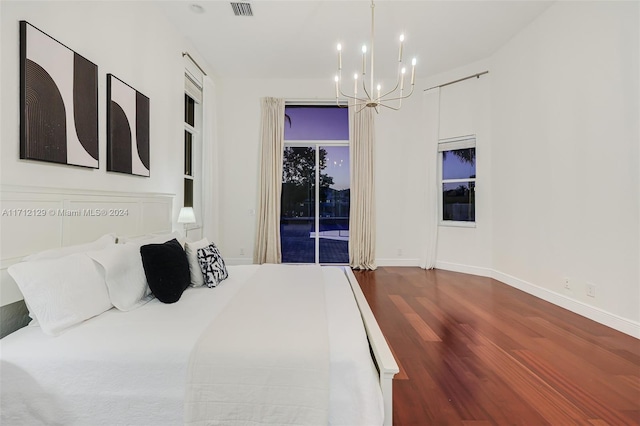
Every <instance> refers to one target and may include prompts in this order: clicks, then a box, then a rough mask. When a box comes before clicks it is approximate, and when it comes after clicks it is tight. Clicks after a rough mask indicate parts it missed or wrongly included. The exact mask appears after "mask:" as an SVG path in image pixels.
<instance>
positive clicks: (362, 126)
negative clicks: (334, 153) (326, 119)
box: [349, 106, 376, 269]
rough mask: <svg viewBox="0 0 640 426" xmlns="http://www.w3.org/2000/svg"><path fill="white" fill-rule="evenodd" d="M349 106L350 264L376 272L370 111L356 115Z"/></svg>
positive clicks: (362, 111) (372, 122)
mask: <svg viewBox="0 0 640 426" xmlns="http://www.w3.org/2000/svg"><path fill="white" fill-rule="evenodd" d="M359 108H361V107H357V109H359ZM357 109H356V107H352V106H350V107H349V119H350V121H351V126H349V128H350V141H349V147H350V156H349V157H350V159H351V207H350V211H349V265H350V266H351V267H352V268H357V269H376V263H375V260H376V215H375V176H374V166H375V164H374V145H375V144H374V142H375V129H374V120H373V113H374V111H373V108H364V109H363V110H361V111H360V112H357Z"/></svg>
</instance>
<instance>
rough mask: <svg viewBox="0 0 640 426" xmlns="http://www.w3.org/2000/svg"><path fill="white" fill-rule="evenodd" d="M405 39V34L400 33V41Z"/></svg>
mask: <svg viewBox="0 0 640 426" xmlns="http://www.w3.org/2000/svg"><path fill="white" fill-rule="evenodd" d="M403 41H404V34H400V43H402V42H403Z"/></svg>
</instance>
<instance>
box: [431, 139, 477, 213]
mask: <svg viewBox="0 0 640 426" xmlns="http://www.w3.org/2000/svg"><path fill="white" fill-rule="evenodd" d="M438 151H439V153H440V155H439V158H440V161H439V163H440V182H441V191H440V205H441V206H442V207H441V209H440V222H441V224H447V225H460V226H465V225H467V226H468V225H469V224H473V223H475V220H476V195H475V187H476V139H475V136H466V137H463V138H455V139H446V140H441V141H440V142H439V144H438Z"/></svg>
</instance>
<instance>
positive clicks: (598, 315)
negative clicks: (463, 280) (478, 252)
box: [436, 261, 640, 339]
mask: <svg viewBox="0 0 640 426" xmlns="http://www.w3.org/2000/svg"><path fill="white" fill-rule="evenodd" d="M436 268H437V269H444V270H447V271H453V272H462V273H465V274H471V275H477V276H481V277H489V278H493V279H495V280H498V281H500V282H502V283H505V284H507V285H509V286H511V287H514V288H517V289H518V290H522V291H524V292H525V293H528V294H530V295H532V296H535V297H537V298H539V299H542V300H545V301H547V302H549V303H552V304H554V305H556V306H560V307H561V308H564V309H567V310H569V311H571V312H573V313H576V314H578V315H581V316H583V317H585V318H589V319H590V320H593V321H595V322H597V323H599V324H603V325H606V326H607V327H611V328H613V329H614V330H618V331H620V332H621V333H624V334H628V335H630V336H633V337H635V338H638V339H640V322H636V321H633V320H630V319H626V318H622V317H620V316H618V315H615V314H612V313H610V312H607V311H604V310H602V309H600V308H596V307H595V306H591V305H587V304H586V303H583V302H580V301H578V300H575V299H572V298H570V297H568V296H566V295H564V294H560V293H556V292H554V291H551V290H549V289H546V288H544V287H540V286H538V285H535V284H532V283H530V282H527V281H524V280H521V279H519V278H516V277H514V276H512V275H509V274H505V273H503V272H500V271H496V270H495V269H491V268H484V267H479V266H470V265H463V264H459V263H451V262H441V261H437V262H436Z"/></svg>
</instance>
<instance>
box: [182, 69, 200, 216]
mask: <svg viewBox="0 0 640 426" xmlns="http://www.w3.org/2000/svg"><path fill="white" fill-rule="evenodd" d="M183 168H184V177H183V181H184V199H183V206H184V207H193V209H194V212H195V215H196V220H197V221H198V223H201V220H202V215H201V214H200V206H201V190H200V187H201V179H202V84H201V83H199V82H198V78H197V77H194V76H193V74H192V73H191V72H190V71H185V95H184V167H183Z"/></svg>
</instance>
